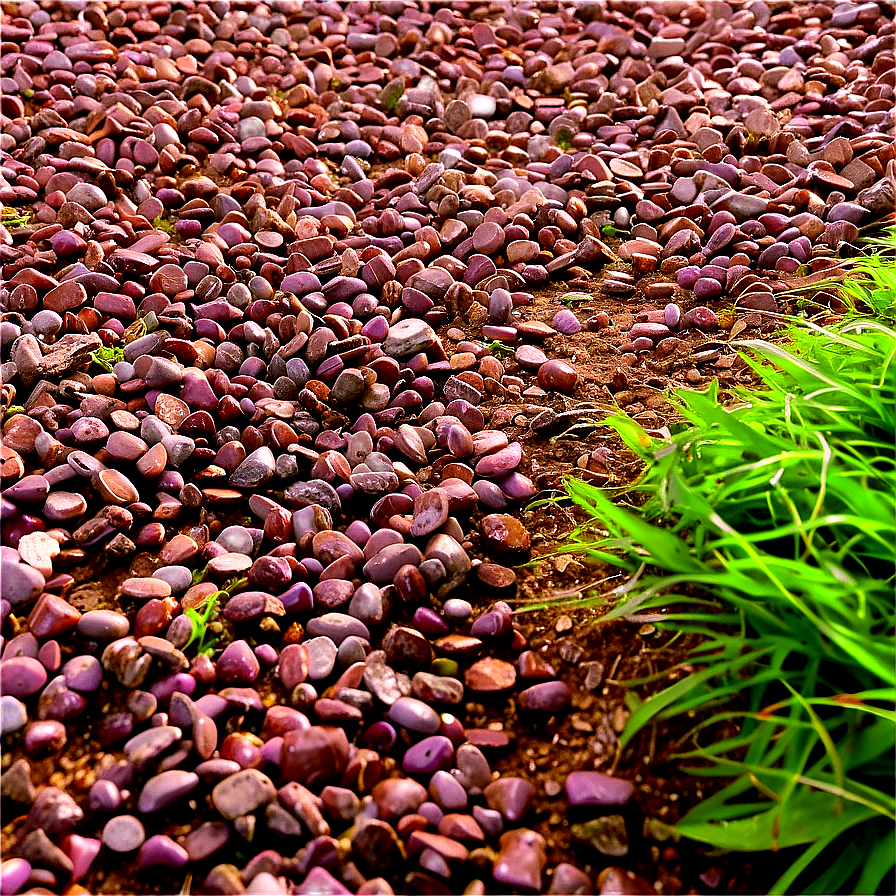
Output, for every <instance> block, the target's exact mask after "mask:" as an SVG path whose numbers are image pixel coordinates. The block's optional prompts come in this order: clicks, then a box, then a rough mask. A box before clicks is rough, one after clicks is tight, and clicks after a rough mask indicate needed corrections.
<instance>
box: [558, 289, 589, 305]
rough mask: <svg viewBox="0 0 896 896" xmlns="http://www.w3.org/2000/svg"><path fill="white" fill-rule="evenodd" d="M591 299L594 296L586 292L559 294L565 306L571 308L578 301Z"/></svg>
mask: <svg viewBox="0 0 896 896" xmlns="http://www.w3.org/2000/svg"><path fill="white" fill-rule="evenodd" d="M593 299H594V296H590V295H588V293H586V292H568V293H566V295H565V296H561V298H560V301H561V302H563V304H564V305H566V307H567V308H572V306H573V305H578V304H579V303H580V302H591V301H593Z"/></svg>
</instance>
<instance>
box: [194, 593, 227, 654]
mask: <svg viewBox="0 0 896 896" xmlns="http://www.w3.org/2000/svg"><path fill="white" fill-rule="evenodd" d="M226 595H227V592H226V591H215V592H214V593H213V594H210V595H209V596H208V597H207V598H206V599H205V600H204V601H203V602H202V603H201V604H200V605H199V607H198V609H197V608H194V607H187V609H186V610H184V615H186V617H187V618H188V619H189V620H190V622H192V623H193V634H192V635H190V640H189V641H187V643H186V644H184V646H183V650H184V651H186V649H187V648H188V647H189V646H190V645H191V644H193V643H195V644H196V653H197V655H198V654H200V653H204V654H205V655H206V656H211V655H212V653H213V652H214V649H215V644H216V643H217V640H218V638H217V635H214V634H212V633H211V632H210V631H209V625H210V621H211V619H212V617H213V616H214V615H215V614H216V613H217V610H218V604H219V601H220V599H221V597H222V596H226Z"/></svg>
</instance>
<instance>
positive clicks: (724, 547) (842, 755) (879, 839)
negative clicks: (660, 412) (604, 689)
mask: <svg viewBox="0 0 896 896" xmlns="http://www.w3.org/2000/svg"><path fill="white" fill-rule="evenodd" d="M894 286H896V267H894V262H893V259H892V258H887V257H883V256H877V257H871V258H866V259H860V260H859V261H858V262H856V263H855V265H854V267H853V269H852V271H851V274H850V277H849V278H848V280H847V282H846V283H845V285H843V286H842V287H839V288H838V291H839V294H840V296H841V298H842V300H843V302H844V303H845V304H846V305H847V306H848V307H849V308H850V309H851V311H850V313H849V314H847V315H846V316H845V317H844V318H843V319H842V320H840V321H839V322H837V323H835V324H831V325H829V326H827V327H821V326H818V325H816V324H814V323H811V322H799V321H795V320H791V322H790V323H789V325H788V327H787V329H786V331H785V333H784V334H783V335H784V336H785V339H786V346H782V345H779V344H772V343H769V342H765V341H762V340H749V341H744V342H740V343H737V346H738V348H739V349H740V351H741V354H742V356H743V357H744V358H745V360H746V361H747V363H748V364H749V365H750V367H751V368H752V370H753V372H754V373H755V376H756V379H757V381H758V382H759V384H760V387H759V388H757V389H754V390H749V391H748V390H741V391H740V392H739V393H738V394H737V396H736V398H737V401H736V403H735V404H733V405H732V406H729V407H722V406H721V405H720V403H719V400H718V387H717V384H714V385H712V386H711V387H710V388H709V389H707V390H706V391H705V392H690V391H686V390H682V391H679V392H677V393H676V394H675V396H674V399H673V403H674V406H675V408H676V410H677V411H678V413H679V414H680V416H681V417H682V418H683V419H684V421H685V423H684V424H683V425H679V426H677V427H676V429H675V431H674V432H673V433H672V435H671V437H670V438H668V439H662V440H660V439H656V438H653V437H651V436H650V435H648V433H647V432H645V431H644V430H643V429H642V428H641V427H640V426H638V425H637V424H636V423H634V422H633V421H632V420H630V419H629V418H628V417H625V416H621V415H620V416H616V417H614V418H612V419H610V420H609V421H607V422H608V423H609V425H611V426H612V427H614V428H615V429H616V430H617V432H618V433H619V434H620V436H621V438H622V439H623V441H624V442H625V444H626V445H627V446H628V447H629V448H630V449H631V450H632V451H634V452H635V453H636V454H637V455H638V456H639V457H640V458H641V459H642V460H643V462H644V464H645V471H644V473H643V475H642V477H641V478H640V480H639V481H638V482H637V483H636V484H635V486H634V487H633V488H632V489H630V490H629V492H630V494H631V495H632V497H633V499H634V500H633V501H632V506H630V507H628V508H626V507H623V506H620V505H619V504H617V503H615V502H614V501H613V500H612V499H611V497H609V496H608V495H607V494H605V493H603V492H602V491H601V490H600V489H597V488H595V487H593V486H590V485H588V484H586V483H583V482H580V481H578V480H575V479H569V480H568V481H567V482H566V490H567V493H568V496H569V497H570V498H571V499H572V501H573V502H574V503H575V504H577V505H579V506H580V507H581V508H583V509H584V510H585V511H586V513H587V515H588V517H589V518H590V520H591V521H592V523H591V525H589V526H586V527H582V528H580V529H579V530H577V531H576V533H574V535H573V537H572V538H571V539H570V541H569V542H568V543H567V545H566V546H565V547H564V550H566V551H572V552H575V553H578V554H581V555H583V556H586V557H590V558H591V559H593V560H594V561H596V562H604V563H610V564H613V565H614V566H617V567H621V568H622V569H624V570H626V571H628V573H629V574H630V578H629V580H628V581H627V582H626V584H625V585H624V586H622V587H620V588H618V589H616V592H615V593H614V596H613V599H614V601H615V602H614V604H613V606H612V608H611V609H610V611H609V613H608V614H607V615H606V616H605V617H604V618H605V619H619V618H622V619H626V620H630V621H633V622H639V623H651V624H654V625H656V626H657V627H659V628H661V629H664V630H671V631H673V632H688V633H692V634H694V635H696V636H697V637H698V646H697V647H696V649H694V650H693V651H692V652H691V653H690V655H689V656H688V668H687V669H682V668H681V667H680V666H679V667H676V668H675V669H674V670H666V671H665V672H664V673H660V674H659V675H657V676H653V677H652V678H651V679H649V680H648V679H642V680H639V681H630V682H627V684H628V685H629V687H630V688H631V690H630V691H629V692H628V700H629V708H630V709H631V711H632V714H631V717H630V719H629V722H628V724H627V726H626V729H625V731H624V733H623V735H622V736H621V737H620V744H619V746H620V750H624V749H625V748H626V747H628V746H629V745H631V744H632V743H633V741H634V740H635V738H636V737H637V735H638V733H639V732H641V731H642V730H644V728H645V727H646V726H648V725H651V724H653V723H656V722H664V721H666V722H668V720H672V719H676V718H677V719H679V720H683V721H684V722H686V723H687V724H688V725H690V726H692V727H691V728H690V730H689V731H688V733H687V734H686V735H685V736H684V737H682V738H681V739H680V740H679V741H678V742H677V743H676V744H674V749H675V752H674V755H673V758H674V759H676V760H677V761H678V762H679V763H681V764H682V765H683V767H684V768H685V769H686V770H688V771H690V772H692V773H693V774H694V775H695V776H708V777H712V778H715V779H717V780H718V779H721V782H720V783H722V784H723V786H722V787H721V789H719V790H717V792H715V793H714V795H712V796H711V797H709V798H708V799H706V800H704V801H703V802H702V803H700V804H698V805H697V806H696V807H695V808H693V809H692V810H691V811H689V812H688V813H687V814H686V815H685V816H684V817H683V818H682V819H681V821H680V822H679V823H678V824H677V825H676V830H677V832H678V833H679V834H680V835H682V836H684V837H688V838H690V839H693V840H697V841H701V842H703V843H706V844H708V845H710V846H711V847H714V848H716V849H719V850H736V851H750V852H781V853H782V854H781V856H780V857H779V862H780V868H781V869H783V870H782V871H781V873H780V876H779V877H778V879H777V880H776V881H775V882H774V884H773V885H772V887H771V889H770V892H771V893H788V892H790V893H837V892H849V893H875V892H892V889H890V888H891V887H892V874H893V868H894V839H893V827H894V820H896V801H894V798H893V778H894V748H896V737H894V731H896V728H894V722H896V714H894V704H896V647H894V601H893V582H894V567H896V549H894V545H896V522H894V520H896V464H894V431H896V407H894V402H896V375H894V355H896V330H894V327H893V324H892V322H891V320H886V319H884V318H885V317H888V316H889V315H890V314H891V312H892V308H893V300H894ZM617 497H618V496H617ZM595 528H597V529H599V530H601V531H600V532H599V533H597V532H595V531H594V530H595ZM566 603H567V605H576V604H578V605H583V604H592V605H593V604H597V603H607V599H606V597H586V598H584V599H578V600H574V601H567V602H566ZM693 669H696V671H694V672H692V673H691V674H686V673H688V672H689V671H690V670H693ZM671 671H676V673H677V675H678V680H676V681H674V683H672V684H668V683H666V682H665V679H664V677H665V675H667V674H668V673H669V672H671ZM657 682H661V683H664V684H665V686H664V687H661V689H660V690H659V691H657V689H656V686H657ZM645 684H651V686H652V687H651V689H650V693H651V696H648V697H647V698H646V699H644V700H643V701H642V700H641V699H640V698H639V697H638V696H637V694H636V692H635V690H634V688H637V687H639V686H641V685H645ZM689 720H690V721H689ZM667 727H668V726H667ZM776 867H777V866H776ZM888 881H889V882H888Z"/></svg>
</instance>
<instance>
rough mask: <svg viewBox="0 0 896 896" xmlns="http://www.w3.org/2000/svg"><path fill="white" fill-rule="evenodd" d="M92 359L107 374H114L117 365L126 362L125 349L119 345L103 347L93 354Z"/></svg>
mask: <svg viewBox="0 0 896 896" xmlns="http://www.w3.org/2000/svg"><path fill="white" fill-rule="evenodd" d="M90 358H91V360H92V361H93V363H94V364H96V365H97V366H99V367H102V368H103V370H105V371H106V372H107V373H112V370H113V368H114V367H115V365H116V364H118V362H119V361H123V360H124V349H123V348H121V347H119V346H117V345H103V346H101V347H100V348H98V349H97V350H96V351H95V352H91V353H90Z"/></svg>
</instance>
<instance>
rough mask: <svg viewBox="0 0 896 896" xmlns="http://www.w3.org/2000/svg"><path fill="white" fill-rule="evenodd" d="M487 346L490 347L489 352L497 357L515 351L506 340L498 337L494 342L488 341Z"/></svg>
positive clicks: (506, 355)
mask: <svg viewBox="0 0 896 896" xmlns="http://www.w3.org/2000/svg"><path fill="white" fill-rule="evenodd" d="M485 347H486V348H487V349H488V353H489V354H490V355H494V356H495V357H496V358H500V357H501V356H502V355H504V356H505V357H509V356H510V355H512V354H513V352H514V348H513V346H512V345H508V344H507V343H506V342H501V341H500V340H498V339H495V340H493V341H492V342H486V343H485Z"/></svg>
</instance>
